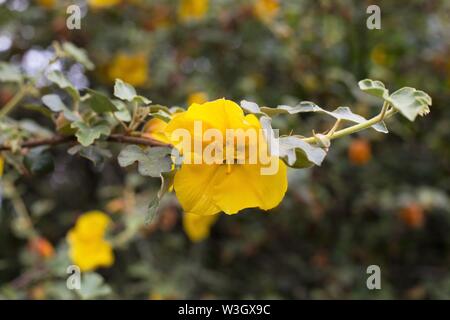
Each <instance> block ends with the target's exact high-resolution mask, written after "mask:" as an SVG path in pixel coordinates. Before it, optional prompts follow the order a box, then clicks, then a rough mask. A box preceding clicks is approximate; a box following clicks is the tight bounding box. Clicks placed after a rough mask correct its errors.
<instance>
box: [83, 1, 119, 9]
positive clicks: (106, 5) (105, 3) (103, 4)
mask: <svg viewBox="0 0 450 320" xmlns="http://www.w3.org/2000/svg"><path fill="white" fill-rule="evenodd" d="M121 2H122V0H88V4H89V6H90V7H91V8H94V9H103V8H109V7H113V6H115V5H118V4H119V3H121Z"/></svg>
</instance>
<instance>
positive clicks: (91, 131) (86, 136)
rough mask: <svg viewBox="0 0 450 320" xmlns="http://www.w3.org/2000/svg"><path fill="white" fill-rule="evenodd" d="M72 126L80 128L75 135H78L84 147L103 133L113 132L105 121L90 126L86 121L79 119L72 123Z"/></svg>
mask: <svg viewBox="0 0 450 320" xmlns="http://www.w3.org/2000/svg"><path fill="white" fill-rule="evenodd" d="M71 128H76V129H78V130H77V132H76V133H75V136H76V137H77V140H78V142H79V143H80V144H81V145H82V146H84V147H87V146H89V145H91V144H92V143H94V141H95V140H97V139H98V138H100V137H101V136H102V135H109V134H110V132H111V129H110V128H109V126H108V125H106V124H104V123H99V124H96V125H95V126H93V127H90V126H88V125H87V124H86V123H84V122H81V121H77V122H73V123H72V124H71Z"/></svg>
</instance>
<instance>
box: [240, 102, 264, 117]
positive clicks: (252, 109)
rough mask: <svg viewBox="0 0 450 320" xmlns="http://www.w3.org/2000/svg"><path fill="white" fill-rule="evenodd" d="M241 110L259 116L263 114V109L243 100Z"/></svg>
mask: <svg viewBox="0 0 450 320" xmlns="http://www.w3.org/2000/svg"><path fill="white" fill-rule="evenodd" d="M241 108H242V109H244V110H245V111H247V112H249V113H254V114H258V113H260V112H261V109H260V108H259V106H258V105H257V104H256V103H255V102H251V101H247V100H242V101H241Z"/></svg>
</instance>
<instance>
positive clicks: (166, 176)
mask: <svg viewBox="0 0 450 320" xmlns="http://www.w3.org/2000/svg"><path fill="white" fill-rule="evenodd" d="M175 173H176V171H175V170H172V171H169V172H162V173H161V188H160V189H159V191H158V198H160V199H161V198H162V197H163V196H164V195H165V194H166V193H167V192H168V191H169V190H170V188H171V187H172V186H173V181H174V179H175Z"/></svg>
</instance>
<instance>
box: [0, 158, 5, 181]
mask: <svg viewBox="0 0 450 320" xmlns="http://www.w3.org/2000/svg"><path fill="white" fill-rule="evenodd" d="M4 168H5V159H3V157H2V156H0V178H1V177H2V176H3V169H4Z"/></svg>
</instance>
